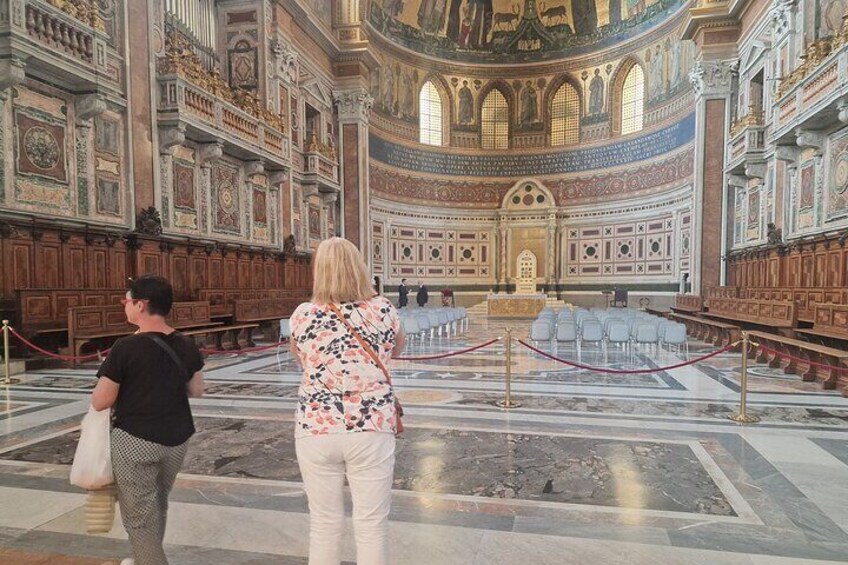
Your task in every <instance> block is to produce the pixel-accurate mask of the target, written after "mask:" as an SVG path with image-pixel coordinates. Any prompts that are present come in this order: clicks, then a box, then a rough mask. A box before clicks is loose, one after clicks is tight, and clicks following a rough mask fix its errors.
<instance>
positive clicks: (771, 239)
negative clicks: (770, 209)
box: [766, 222, 783, 245]
mask: <svg viewBox="0 0 848 565" xmlns="http://www.w3.org/2000/svg"><path fill="white" fill-rule="evenodd" d="M766 238H767V239H768V244H769V245H781V244H782V243H783V230H782V229H780V228H779V227H777V226H776V225H774V222H769V223H768V226H766Z"/></svg>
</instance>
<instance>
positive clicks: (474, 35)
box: [468, 0, 494, 47]
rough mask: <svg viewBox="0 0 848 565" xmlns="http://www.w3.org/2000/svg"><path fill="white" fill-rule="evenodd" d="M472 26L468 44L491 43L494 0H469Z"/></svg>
mask: <svg viewBox="0 0 848 565" xmlns="http://www.w3.org/2000/svg"><path fill="white" fill-rule="evenodd" d="M468 7H469V9H470V18H469V19H470V20H471V28H470V30H469V40H468V45H469V46H470V47H485V46H487V45H488V44H489V32H490V31H491V30H492V18H493V17H494V9H493V8H492V0H469V4H468Z"/></svg>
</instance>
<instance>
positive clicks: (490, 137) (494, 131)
mask: <svg viewBox="0 0 848 565" xmlns="http://www.w3.org/2000/svg"><path fill="white" fill-rule="evenodd" d="M482 110H483V115H482V119H481V121H480V134H481V136H480V142H481V145H482V147H483V149H508V148H509V105H508V104H507V103H506V98H504V95H503V93H501V91H500V90H497V89H494V90H492V91H491V92H489V94H487V95H486V99H485V100H483V108H482Z"/></svg>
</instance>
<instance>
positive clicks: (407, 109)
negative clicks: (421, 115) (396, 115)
mask: <svg viewBox="0 0 848 565" xmlns="http://www.w3.org/2000/svg"><path fill="white" fill-rule="evenodd" d="M401 76H402V78H403V92H402V94H403V97H402V99H401V100H402V102H401V107H402V109H403V115H404V116H406V117H412V116H413V115H415V101H414V99H413V91H414V90H415V86H414V85H413V84H412V75H411V74H410V73H403V74H402V75H401Z"/></svg>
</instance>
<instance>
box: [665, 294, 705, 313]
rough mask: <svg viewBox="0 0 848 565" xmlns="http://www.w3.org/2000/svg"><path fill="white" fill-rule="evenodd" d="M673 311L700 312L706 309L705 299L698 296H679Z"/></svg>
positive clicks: (675, 300) (676, 298)
mask: <svg viewBox="0 0 848 565" xmlns="http://www.w3.org/2000/svg"><path fill="white" fill-rule="evenodd" d="M671 309H672V310H673V311H675V312H686V313H695V312H700V311H702V310H703V309H704V299H703V298H701V296H700V295H697V294H677V295H675V297H674V306H672V307H671Z"/></svg>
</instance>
